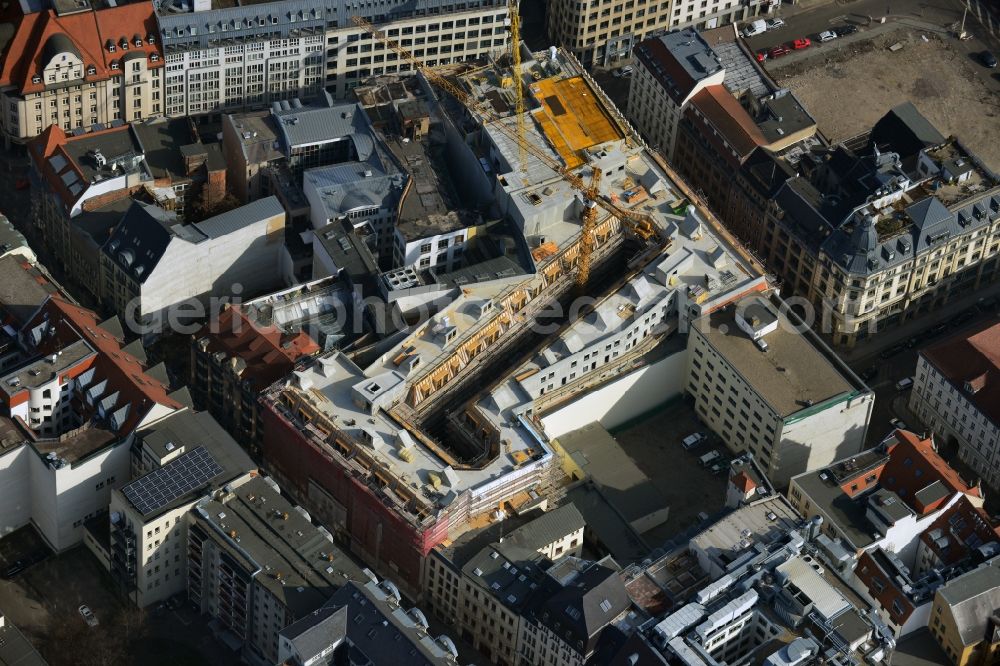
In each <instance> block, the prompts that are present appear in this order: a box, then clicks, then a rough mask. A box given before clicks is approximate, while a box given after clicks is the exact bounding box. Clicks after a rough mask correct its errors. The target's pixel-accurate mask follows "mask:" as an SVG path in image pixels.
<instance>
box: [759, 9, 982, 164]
mask: <svg viewBox="0 0 1000 666" xmlns="http://www.w3.org/2000/svg"><path fill="white" fill-rule="evenodd" d="M923 37H926V39H927V40H928V41H926V42H925V41H924V39H923ZM897 42H898V43H900V44H902V48H901V49H899V50H898V51H895V52H892V51H889V46H891V45H893V44H896V43H897ZM961 46H963V45H962V44H960V43H959V42H957V41H956V40H955V39H954V38H950V37H943V36H941V35H938V34H934V33H923V32H920V31H918V30H915V29H910V28H901V29H899V30H895V31H893V32H890V33H885V34H882V35H879V36H877V37H875V38H873V39H871V40H866V41H861V42H856V43H854V44H851V45H850V46H847V45H845V48H842V49H838V50H836V51H833V50H831V51H825V52H818V50H817V53H816V54H815V56H814V57H811V58H807V59H805V60H803V61H801V62H796V63H794V64H789V65H787V66H781V67H776V68H775V69H774V70H771V74H772V76H774V77H775V79H776V80H777V81H778V83H779V84H781V85H783V86H787V87H789V88H791V89H792V90H793V91H794V92H795V94H796V95H798V96H799V98H800V99H801V100H802V102H803V104H805V107H806V108H807V109H809V111H810V113H812V114H813V116H814V117H815V118H816V121H817V122H818V123H819V127H820V130H821V131H822V132H823V133H824V134H825V135H826V136H827V137H828V138H829V139H830V140H831V141H839V140H842V139H846V138H849V137H851V136H855V135H857V134H859V133H861V132H862V131H864V130H866V129H868V128H870V127H871V126H872V124H874V123H875V121H877V120H878V119H879V118H880V117H881V116H882V115H883V114H884V113H885V112H886V111H888V110H889V109H890V108H892V107H893V106H896V105H897V104H900V103H902V102H905V101H912V102H913V103H914V104H915V105H916V106H917V108H918V109H919V110H920V111H921V113H923V114H924V115H925V116H927V118H928V119H929V120H930V121H931V122H932V123H933V124H934V125H935V126H936V127H937V128H938V130H940V131H941V133H942V134H944V135H945V136H948V135H950V134H954V135H956V136H958V137H959V138H960V139H961V140H962V141H963V142H964V143H965V144H966V145H967V146H970V147H972V149H973V150H975V151H976V152H978V154H979V156H980V157H981V158H982V159H983V160H984V161H985V162H986V164H987V165H989V166H990V167H991V168H992V169H993V170H994V171H1000V85H998V83H1000V78H998V75H996V74H994V75H993V77H992V80H991V79H990V78H989V77H987V76H985V74H986V72H985V71H980V70H983V66H982V65H981V64H979V62H977V61H976V60H974V59H973V57H971V56H970V55H969V54H968V53H967V52H965V50H964V49H962V48H961ZM994 71H995V70H994Z"/></svg>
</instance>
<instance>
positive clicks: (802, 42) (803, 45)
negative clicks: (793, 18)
mask: <svg viewBox="0 0 1000 666" xmlns="http://www.w3.org/2000/svg"><path fill="white" fill-rule="evenodd" d="M810 46H812V42H811V41H809V38H808V37H803V38H802V39H796V40H794V41H793V42H792V50H793V51H801V50H802V49H807V48H809V47H810Z"/></svg>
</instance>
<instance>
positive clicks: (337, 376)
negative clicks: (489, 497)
mask: <svg viewBox="0 0 1000 666" xmlns="http://www.w3.org/2000/svg"><path fill="white" fill-rule="evenodd" d="M452 316H453V317H454V319H453V320H452V321H454V322H455V325H457V324H458V323H459V322H460V321H461V319H462V318H461V317H459V316H456V315H452ZM430 326H431V324H425V325H424V327H425V328H429V327H430ZM425 335H426V338H429V339H421V337H420V336H419V334H418V336H415V337H411V338H408V339H407V341H406V343H405V344H407V348H412V349H413V351H412V352H410V353H409V354H407V353H406V352H405V351H402V350H399V349H398V348H397V350H396V351H390V352H389V353H387V354H386V355H385V357H384V358H385V359H386V360H385V361H384V364H385V365H382V364H381V363H377V364H375V365H373V366H371V367H369V368H368V369H367V370H366V371H362V369H361V368H359V367H358V366H357V365H355V364H354V363H353V362H352V361H350V360H349V359H348V358H347V357H346V356H345V355H343V354H341V353H340V352H332V353H329V354H326V355H324V356H320V357H319V358H318V359H317V360H316V362H315V363H313V364H312V365H311V366H310V367H308V368H305V369H303V370H298V371H296V372H295V373H294V379H293V382H292V385H291V387H289V388H288V389H286V390H294V391H304V392H308V396H309V399H310V401H311V402H312V404H313V405H314V406H315V408H316V409H318V410H319V411H320V412H321V413H322V414H324V415H325V416H326V417H327V418H329V419H330V420H331V421H332V422H333V423H334V424H335V425H336V427H337V428H338V429H340V430H341V431H342V432H344V433H345V434H346V435H347V436H349V437H352V438H354V439H355V440H356V441H357V442H359V443H360V446H359V456H358V457H357V458H356V460H357V461H358V462H359V464H360V463H363V462H364V461H365V459H366V458H367V459H370V460H371V461H373V462H374V461H378V464H379V465H381V466H384V467H386V468H390V469H392V470H393V474H394V475H395V476H396V477H397V478H400V479H402V481H403V482H404V485H405V486H408V487H409V488H408V490H409V491H410V492H413V493H416V494H417V495H418V496H421V497H424V498H427V500H425V501H429V502H430V503H432V504H437V505H438V506H447V505H448V504H450V503H451V502H452V501H454V499H455V498H456V497H457V496H458V494H460V493H462V492H463V491H465V490H468V489H470V488H475V487H476V486H479V485H480V484H486V483H489V482H490V481H491V480H493V479H495V478H496V476H497V475H498V474H499V475H503V474H507V473H510V472H513V471H514V470H515V469H517V468H518V467H521V466H522V465H525V464H528V463H530V462H531V461H532V460H533V459H534V458H536V457H538V456H540V455H542V454H543V453H544V451H543V449H542V448H541V446H540V445H539V444H538V443H537V442H536V443H535V444H534V447H531V446H529V444H528V441H527V439H526V438H524V437H521V438H515V439H512V440H511V447H510V449H509V450H507V451H504V452H502V453H501V454H500V455H499V456H498V457H497V458H496V459H495V460H493V461H492V462H491V463H489V464H488V465H486V466H485V467H483V468H481V469H462V470H456V469H455V468H454V467H453V466H452V464H451V462H452V461H449V460H445V459H443V458H442V457H440V455H438V452H435V451H433V450H431V449H430V448H427V447H426V446H424V445H423V444H421V443H418V442H417V441H416V440H415V439H414V438H413V437H412V436H411V435H410V433H409V432H408V431H407V430H406V429H405V428H403V426H401V425H400V424H399V423H397V422H396V421H395V420H394V419H393V418H392V417H390V416H389V415H388V414H387V413H386V412H385V411H383V410H382V409H375V406H383V405H384V406H388V405H390V404H392V403H393V401H394V398H398V397H401V396H400V392H401V391H403V390H405V386H404V383H403V382H404V379H405V376H406V373H407V367H408V363H406V362H403V361H402V360H401V361H400V364H399V365H398V366H397V365H396V364H395V362H394V359H395V358H401V359H406V358H409V359H411V360H412V358H414V357H416V356H420V357H432V356H433V355H436V353H437V352H436V351H434V350H437V349H438V348H437V346H436V341H435V338H437V337H443V334H442V333H430V332H428V333H427V334H425ZM394 354H398V356H394ZM365 404H367V405H369V406H368V407H365V406H364V405H365ZM514 428H515V426H511V429H514Z"/></svg>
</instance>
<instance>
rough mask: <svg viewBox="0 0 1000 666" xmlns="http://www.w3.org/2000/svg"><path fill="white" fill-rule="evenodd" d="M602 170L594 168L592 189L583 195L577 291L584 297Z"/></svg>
mask: <svg viewBox="0 0 1000 666" xmlns="http://www.w3.org/2000/svg"><path fill="white" fill-rule="evenodd" d="M600 187H601V169H600V167H596V166H595V167H593V169H592V171H591V175H590V187H588V188H587V191H586V192H584V193H583V195H584V200H583V229H582V230H581V231H580V251H579V253H578V255H577V257H578V258H577V263H576V291H577V294H578V295H580V296H582V295H583V292H584V290H585V289H586V288H587V282H588V281H589V280H590V257H591V255H592V254H593V253H594V229H595V228H596V227H597V203H596V202H597V199H598V198H600V196H601V190H600Z"/></svg>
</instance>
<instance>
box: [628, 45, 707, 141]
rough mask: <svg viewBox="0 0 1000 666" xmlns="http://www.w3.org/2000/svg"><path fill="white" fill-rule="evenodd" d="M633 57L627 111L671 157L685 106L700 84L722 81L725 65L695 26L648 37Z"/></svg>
mask: <svg viewBox="0 0 1000 666" xmlns="http://www.w3.org/2000/svg"><path fill="white" fill-rule="evenodd" d="M634 56H635V65H634V71H633V73H632V77H631V81H630V84H629V91H628V116H629V118H630V119H631V121H632V122H633V123H634V124H635V128H636V129H637V130H639V133H640V134H642V135H643V136H644V137H645V138H646V141H647V142H648V143H649V144H650V145H651V146H654V147H655V148H656V149H658V150H659V151H660V152H661V153H663V154H664V155H666V156H667V157H668V158H672V157H673V154H674V143H675V142H676V140H677V128H678V126H679V125H680V121H681V118H682V117H683V113H684V111H685V109H686V108H687V105H688V104H689V103H690V101H691V99H692V98H693V97H694V96H695V95H697V94H698V93H699V92H700V91H701V90H702V89H704V88H706V87H708V86H716V85H720V84H722V82H723V81H724V80H725V75H726V69H725V67H723V65H722V60H721V59H720V58H719V55H718V54H717V53H716V52H715V51H714V50H713V49H712V47H711V46H709V44H708V42H706V41H705V39H704V38H703V37H702V36H701V33H700V32H698V31H697V30H695V29H694V28H684V29H683V30H675V31H672V32H668V33H666V34H661V35H657V36H655V37H649V38H648V39H645V40H643V41H642V42H641V43H639V44H638V45H637V46H636V47H635V51H634Z"/></svg>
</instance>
